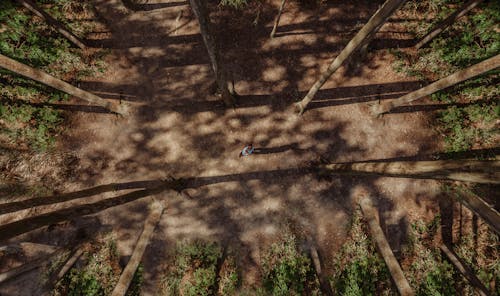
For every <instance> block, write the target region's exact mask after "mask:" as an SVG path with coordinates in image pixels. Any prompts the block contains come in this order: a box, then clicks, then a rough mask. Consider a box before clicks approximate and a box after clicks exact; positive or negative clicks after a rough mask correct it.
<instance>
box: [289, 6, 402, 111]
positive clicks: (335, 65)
mask: <svg viewBox="0 0 500 296" xmlns="http://www.w3.org/2000/svg"><path fill="white" fill-rule="evenodd" d="M405 1H406V0H387V1H386V2H385V3H384V5H383V6H382V7H381V8H380V9H379V10H377V12H375V14H374V15H373V16H372V17H371V18H370V20H369V21H368V22H367V23H366V24H365V25H364V26H363V28H361V30H360V31H359V32H358V33H357V34H356V36H354V38H352V39H351V41H349V43H348V44H347V45H346V47H345V48H344V49H343V50H342V52H341V53H340V54H339V55H338V56H337V57H336V58H335V60H334V61H333V62H332V63H331V64H330V66H328V69H327V70H326V71H325V72H323V73H321V75H320V78H319V79H318V81H316V83H314V85H313V86H312V87H311V89H310V90H309V92H308V93H307V95H306V96H305V97H304V98H303V99H302V101H300V102H298V103H296V106H297V109H298V111H299V114H302V113H304V110H305V108H306V107H307V105H308V104H309V103H310V102H311V101H312V99H313V98H314V96H315V95H316V93H317V92H318V91H319V89H320V88H321V87H322V86H323V84H325V82H326V81H327V80H328V78H330V76H332V74H333V73H335V71H337V70H338V69H339V68H340V66H342V64H343V63H344V62H345V61H346V60H347V59H348V58H349V57H350V56H351V55H352V54H353V53H354V52H355V51H356V50H357V49H358V48H360V47H361V46H362V45H363V44H364V41H365V38H367V37H369V36H370V35H371V34H372V33H373V34H374V32H376V30H377V29H379V28H380V27H381V24H383V23H384V22H385V21H386V20H387V19H388V18H389V17H390V16H391V15H392V14H393V13H394V11H396V9H398V8H399V7H400V6H401V5H402V4H403V3H404V2H405Z"/></svg>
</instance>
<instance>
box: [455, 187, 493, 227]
mask: <svg viewBox="0 0 500 296" xmlns="http://www.w3.org/2000/svg"><path fill="white" fill-rule="evenodd" d="M454 191H455V192H456V193H457V194H458V196H457V200H458V201H459V202H460V203H463V204H465V206H466V207H467V208H469V209H470V210H471V211H472V212H474V213H476V214H477V215H478V216H479V217H481V219H483V220H484V221H485V222H486V223H488V224H489V225H490V227H491V229H493V230H494V231H495V232H496V233H497V234H498V235H500V214H499V213H498V212H497V211H496V210H495V209H494V208H492V207H491V206H489V205H488V204H487V203H486V202H484V200H483V199H482V198H480V197H479V196H477V195H475V194H474V193H472V192H465V191H463V190H458V189H457V190H454Z"/></svg>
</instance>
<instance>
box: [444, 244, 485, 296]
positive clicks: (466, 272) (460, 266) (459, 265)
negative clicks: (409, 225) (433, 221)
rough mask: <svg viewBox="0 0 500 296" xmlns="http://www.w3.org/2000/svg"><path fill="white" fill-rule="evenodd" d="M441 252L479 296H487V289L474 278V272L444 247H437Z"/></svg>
mask: <svg viewBox="0 0 500 296" xmlns="http://www.w3.org/2000/svg"><path fill="white" fill-rule="evenodd" d="M439 248H440V249H441V251H442V252H443V253H444V254H445V255H446V257H448V259H449V261H450V262H451V263H452V264H453V266H454V267H455V268H456V269H457V270H458V271H460V273H461V274H462V275H463V277H464V278H466V279H467V281H469V283H470V284H471V286H473V287H474V288H475V289H476V291H477V292H478V294H479V295H481V296H489V295H491V293H490V292H489V291H488V289H487V288H486V287H485V286H484V284H483V283H482V282H481V281H480V280H479V279H478V278H477V277H476V275H475V274H474V272H473V271H472V269H471V268H470V267H468V266H467V265H466V264H464V263H463V262H462V260H460V258H458V256H456V255H455V253H454V252H453V251H452V250H450V249H449V248H448V247H447V246H446V245H443V244H441V245H440V246H439Z"/></svg>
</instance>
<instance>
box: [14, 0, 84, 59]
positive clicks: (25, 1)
mask: <svg viewBox="0 0 500 296" xmlns="http://www.w3.org/2000/svg"><path fill="white" fill-rule="evenodd" d="M17 1H18V2H19V3H21V4H22V5H23V6H24V7H26V8H27V9H28V10H29V11H31V12H32V13H33V14H35V15H36V16H38V17H40V18H41V19H43V20H44V21H45V22H46V23H47V24H49V25H50V26H51V27H53V28H54V29H55V30H56V31H57V32H59V33H61V35H63V36H64V37H65V38H66V39H68V40H69V41H70V42H71V43H73V44H74V45H76V46H78V47H79V48H81V49H85V48H86V46H85V44H83V42H82V41H81V40H80V39H79V38H78V37H77V36H75V35H74V34H73V33H71V32H70V31H69V30H67V29H66V28H65V27H64V26H63V25H62V24H61V23H60V22H59V21H57V20H56V19H54V18H53V17H51V16H50V15H49V14H48V13H46V12H45V11H43V9H41V8H40V7H38V6H37V5H36V4H35V2H33V1H31V0H17Z"/></svg>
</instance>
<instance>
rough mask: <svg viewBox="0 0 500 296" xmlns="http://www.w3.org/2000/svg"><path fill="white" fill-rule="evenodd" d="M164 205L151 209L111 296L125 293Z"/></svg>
mask: <svg viewBox="0 0 500 296" xmlns="http://www.w3.org/2000/svg"><path fill="white" fill-rule="evenodd" d="M163 209H164V205H163V203H162V202H154V203H153V205H152V207H151V213H150V214H149V217H148V218H147V220H146V222H145V223H144V229H143V230H142V233H141V236H140V237H139V240H138V241H137V244H136V245H135V248H134V251H133V252H132V256H131V257H130V260H129V262H128V263H127V266H126V267H125V269H124V270H123V272H122V274H121V275H120V279H119V280H118V283H117V284H116V286H115V288H114V289H113V293H112V294H111V296H124V295H125V294H126V293H127V290H128V287H129V286H130V282H131V281H132V279H133V278H134V273H135V271H136V270H137V267H138V266H139V264H140V263H141V260H142V255H143V254H144V251H145V250H146V247H147V245H148V243H149V240H150V239H151V236H152V235H153V231H154V230H155V228H156V225H158V223H159V222H160V218H161V215H162V214H163Z"/></svg>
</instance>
